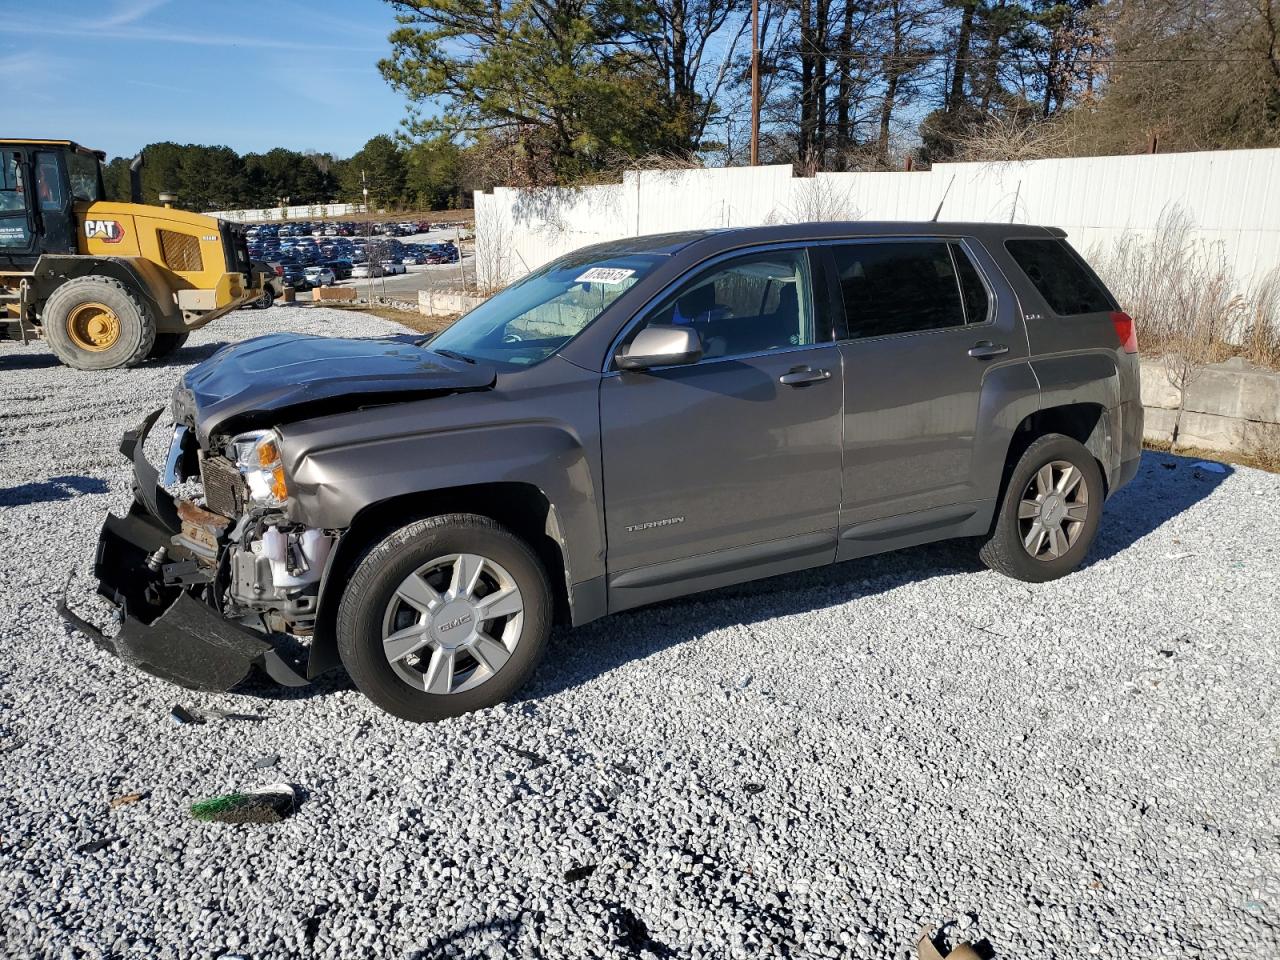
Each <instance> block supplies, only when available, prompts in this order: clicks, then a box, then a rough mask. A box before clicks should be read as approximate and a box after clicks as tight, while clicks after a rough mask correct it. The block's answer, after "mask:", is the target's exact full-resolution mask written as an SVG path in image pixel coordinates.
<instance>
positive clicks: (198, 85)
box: [0, 0, 405, 156]
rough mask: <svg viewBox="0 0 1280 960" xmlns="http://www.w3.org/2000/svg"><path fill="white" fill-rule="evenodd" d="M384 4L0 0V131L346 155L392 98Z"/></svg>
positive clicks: (398, 112)
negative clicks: (386, 74)
mask: <svg viewBox="0 0 1280 960" xmlns="http://www.w3.org/2000/svg"><path fill="white" fill-rule="evenodd" d="M395 25H396V24H395V17H394V13H393V11H392V8H391V6H390V4H388V3H386V2H384V0H305V2H304V0H257V2H252V0H0V91H2V95H0V100H3V103H4V108H3V120H2V121H0V126H2V127H3V129H0V135H4V136H34V137H67V138H70V139H72V140H77V141H79V142H80V143H83V144H84V145H85V146H90V147H94V148H96V149H99V150H105V151H107V153H108V154H109V155H111V156H116V155H132V154H133V153H134V152H135V151H136V150H137V149H138V148H139V147H141V146H143V145H144V144H147V143H151V142H154V141H158V140H174V141H177V142H179V143H208V144H225V145H227V146H230V147H233V148H235V149H236V150H238V151H240V152H241V153H246V152H249V151H262V150H267V149H270V148H271V147H276V146H283V147H291V148H293V149H297V150H305V149H315V150H322V151H328V152H331V153H334V154H337V155H338V156H349V155H350V154H352V153H354V152H355V151H356V150H358V149H360V147H361V146H363V145H364V142H365V141H366V140H368V139H369V138H370V137H372V136H374V135H375V134H379V133H393V132H395V129H396V127H397V125H398V124H399V122H400V120H401V118H402V117H403V116H404V113H405V101H404V98H403V97H401V96H400V95H399V94H397V93H395V92H394V91H393V90H392V89H391V88H390V87H389V86H388V85H387V83H386V82H385V81H384V80H383V79H382V77H381V76H380V75H379V74H378V69H377V61H378V59H379V58H380V57H383V56H386V55H387V53H388V52H389V51H390V45H389V44H388V43H387V34H388V33H390V32H391V30H393V29H394V28H395Z"/></svg>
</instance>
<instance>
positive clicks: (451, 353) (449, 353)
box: [435, 349, 475, 364]
mask: <svg viewBox="0 0 1280 960" xmlns="http://www.w3.org/2000/svg"><path fill="white" fill-rule="evenodd" d="M435 352H436V353H438V354H440V356H442V357H448V358H449V359H450V360H461V361H462V362H463V363H470V364H474V363H475V360H474V359H472V358H471V357H468V356H466V355H465V354H461V353H458V352H457V351H456V350H439V349H437V350H436V351H435Z"/></svg>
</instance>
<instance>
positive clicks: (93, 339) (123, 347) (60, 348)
mask: <svg viewBox="0 0 1280 960" xmlns="http://www.w3.org/2000/svg"><path fill="white" fill-rule="evenodd" d="M40 319H41V325H42V327H43V331H44V337H45V339H46V340H47V341H48V342H49V346H50V347H51V348H52V349H53V352H54V353H55V354H57V356H58V359H59V360H61V361H62V362H63V363H65V364H66V365H67V366H69V367H75V368H76V369H77V370H109V369H111V368H113V367H133V366H136V365H137V364H139V363H142V361H144V360H146V359H147V356H148V355H149V354H150V353H151V348H152V346H153V345H154V344H155V340H156V326H155V320H154V319H153V318H152V316H151V314H150V313H149V311H148V310H147V308H146V307H145V306H144V305H143V303H142V301H141V300H140V299H139V298H138V297H137V296H136V295H135V294H134V293H133V292H132V291H130V290H129V288H128V287H126V286H125V285H124V284H123V283H121V282H120V281H119V280H115V279H112V278H110V277H78V278H76V279H75V280H68V281H67V282H66V283H64V284H63V285H62V286H60V287H58V289H57V290H55V291H54V292H53V293H52V294H51V295H50V297H49V299H48V300H47V301H46V302H45V305H44V310H43V311H42V312H41V318H40Z"/></svg>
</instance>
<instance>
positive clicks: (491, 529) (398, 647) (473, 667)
mask: <svg viewBox="0 0 1280 960" xmlns="http://www.w3.org/2000/svg"><path fill="white" fill-rule="evenodd" d="M551 612H552V601H551V590H550V587H549V585H548V583H547V576H546V572H545V571H544V570H543V568H542V565H541V564H540V563H539V562H538V559H537V557H536V556H535V555H534V553H533V551H532V550H530V549H529V547H528V546H527V545H526V544H525V543H524V542H523V541H522V540H520V539H519V538H518V537H516V536H515V535H513V534H512V533H510V532H509V531H507V530H505V529H504V528H502V527H500V526H499V525H498V524H496V523H494V522H493V521H492V520H489V519H487V518H485V517H480V516H476V515H474V514H450V515H446V516H440V517H431V518H428V519H426V520H419V521H416V522H415V523H411V524H409V525H408V526H406V527H402V528H401V529H400V530H397V531H396V532H395V533H393V534H391V536H389V537H387V538H386V539H385V540H383V541H382V542H381V543H379V544H377V545H376V546H374V547H373V548H372V549H371V550H369V552H368V553H367V554H365V556H364V558H363V559H362V560H361V561H360V563H359V564H358V566H357V567H356V571H355V573H354V574H353V575H352V577H351V580H350V582H349V583H348V584H347V586H346V589H345V590H344V592H343V597H342V601H341V603H340V604H339V606H338V622H337V640H338V652H339V654H340V655H341V657H342V662H343V665H344V666H345V667H346V668H347V672H348V673H349V674H350V675H351V679H352V680H354V681H355V684H356V686H357V687H359V688H360V690H361V692H363V693H364V694H365V695H366V696H367V697H368V698H369V699H370V700H372V701H373V702H374V703H376V704H377V705H378V706H379V707H381V708H382V709H384V710H386V711H387V712H388V713H392V714H395V715H396V716H398V717H402V718H403V719H405V720H412V721H415V722H421V721H425V720H441V719H444V718H445V717H453V716H457V715H459V714H462V713H467V712H470V711H472V710H478V709H481V708H482V707H488V706H492V705H493V704H496V703H500V702H502V701H503V700H506V699H507V698H508V697H510V696H511V695H512V694H514V693H515V692H516V691H517V690H519V689H520V687H521V686H523V685H524V683H525V681H526V680H527V679H528V678H529V675H530V674H531V673H532V672H533V669H534V667H535V666H536V665H537V663H538V660H539V659H541V656H542V652H543V648H544V647H545V646H546V641H547V635H548V633H549V632H550V629H551Z"/></svg>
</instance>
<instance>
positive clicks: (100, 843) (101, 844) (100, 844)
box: [76, 837, 120, 853]
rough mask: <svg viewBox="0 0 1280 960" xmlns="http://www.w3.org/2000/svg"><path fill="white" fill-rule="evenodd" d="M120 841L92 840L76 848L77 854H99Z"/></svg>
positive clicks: (117, 838) (111, 839)
mask: <svg viewBox="0 0 1280 960" xmlns="http://www.w3.org/2000/svg"><path fill="white" fill-rule="evenodd" d="M119 839H120V838H119V837H100V838H99V839H97V840H90V841H89V842H88V843H82V844H80V846H78V847H76V853H97V852H98V851H99V850H105V849H107V847H109V846H111V845H112V844H113V843H115V842H116V841H117V840H119Z"/></svg>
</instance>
